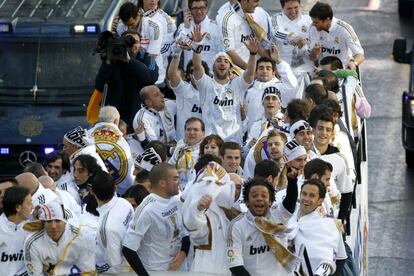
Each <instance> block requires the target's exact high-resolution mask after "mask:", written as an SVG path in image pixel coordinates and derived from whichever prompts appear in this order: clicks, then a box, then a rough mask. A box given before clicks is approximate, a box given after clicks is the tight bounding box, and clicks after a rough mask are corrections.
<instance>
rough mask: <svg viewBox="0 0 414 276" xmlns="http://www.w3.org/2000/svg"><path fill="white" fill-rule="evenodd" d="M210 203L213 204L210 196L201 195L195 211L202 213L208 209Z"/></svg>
mask: <svg viewBox="0 0 414 276" xmlns="http://www.w3.org/2000/svg"><path fill="white" fill-rule="evenodd" d="M211 202H213V198H212V197H211V196H210V195H203V196H202V197H201V198H200V199H199V200H198V204H197V209H198V210H199V211H203V210H205V209H207V208H208V207H210V204H211Z"/></svg>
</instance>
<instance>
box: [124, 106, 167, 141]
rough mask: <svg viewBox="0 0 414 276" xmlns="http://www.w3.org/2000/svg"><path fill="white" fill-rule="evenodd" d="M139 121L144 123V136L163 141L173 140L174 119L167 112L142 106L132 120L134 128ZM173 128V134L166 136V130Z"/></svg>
mask: <svg viewBox="0 0 414 276" xmlns="http://www.w3.org/2000/svg"><path fill="white" fill-rule="evenodd" d="M141 123H143V124H144V129H145V136H146V138H147V139H148V140H150V141H154V140H157V141H161V142H163V143H168V142H171V141H172V140H175V129H174V119H173V117H172V116H171V114H170V113H169V112H166V113H161V112H158V111H156V110H154V109H152V108H149V107H146V106H144V107H142V108H141V109H140V110H139V111H138V112H137V114H135V117H134V120H133V123H132V124H133V127H134V129H136V128H137V127H138V126H139V125H140V124H141ZM168 129H171V130H172V129H174V131H173V135H170V137H168V133H167V130H168Z"/></svg>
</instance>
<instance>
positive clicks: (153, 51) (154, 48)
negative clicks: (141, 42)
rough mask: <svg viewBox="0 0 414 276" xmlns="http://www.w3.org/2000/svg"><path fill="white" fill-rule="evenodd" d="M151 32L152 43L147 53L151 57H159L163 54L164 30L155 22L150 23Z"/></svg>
mask: <svg viewBox="0 0 414 276" xmlns="http://www.w3.org/2000/svg"><path fill="white" fill-rule="evenodd" d="M148 25H149V31H150V43H149V45H148V49H147V52H148V54H150V55H155V56H158V55H159V54H160V53H161V46H162V40H163V28H162V26H160V24H157V23H156V22H155V21H152V20H150V21H148Z"/></svg>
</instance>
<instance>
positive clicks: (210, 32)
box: [177, 16, 223, 71]
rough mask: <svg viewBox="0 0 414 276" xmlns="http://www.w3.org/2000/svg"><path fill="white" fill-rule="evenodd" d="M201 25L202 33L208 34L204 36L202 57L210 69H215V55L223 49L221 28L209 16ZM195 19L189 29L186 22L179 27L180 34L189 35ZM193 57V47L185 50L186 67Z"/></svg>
mask: <svg viewBox="0 0 414 276" xmlns="http://www.w3.org/2000/svg"><path fill="white" fill-rule="evenodd" d="M199 25H200V26H201V33H206V36H205V37H204V38H203V40H202V41H201V43H202V44H203V51H202V52H201V59H202V60H203V61H205V62H207V65H208V68H209V69H210V71H212V70H213V64H214V56H215V55H216V54H217V53H218V52H221V51H222V48H223V44H222V40H221V35H220V29H219V27H218V25H217V23H216V21H214V20H212V19H210V18H208V17H207V16H206V18H204V20H203V21H201V22H200V24H199ZM194 26H195V24H194V21H191V26H190V28H189V29H187V28H185V27H184V23H181V25H180V26H179V27H178V31H177V33H178V36H177V37H180V36H182V35H184V36H185V35H189V36H191V32H192V31H193V29H194ZM192 58H193V51H192V50H191V49H189V50H186V51H184V69H186V68H187V64H188V62H189V61H190V60H191V59H192Z"/></svg>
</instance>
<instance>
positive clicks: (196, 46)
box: [192, 42, 203, 54]
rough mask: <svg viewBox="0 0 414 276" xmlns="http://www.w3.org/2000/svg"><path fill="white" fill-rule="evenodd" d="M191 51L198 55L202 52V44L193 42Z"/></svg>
mask: <svg viewBox="0 0 414 276" xmlns="http://www.w3.org/2000/svg"><path fill="white" fill-rule="evenodd" d="M192 49H193V51H194V53H196V54H200V53H201V52H202V51H203V44H201V43H199V42H193V45H192Z"/></svg>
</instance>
